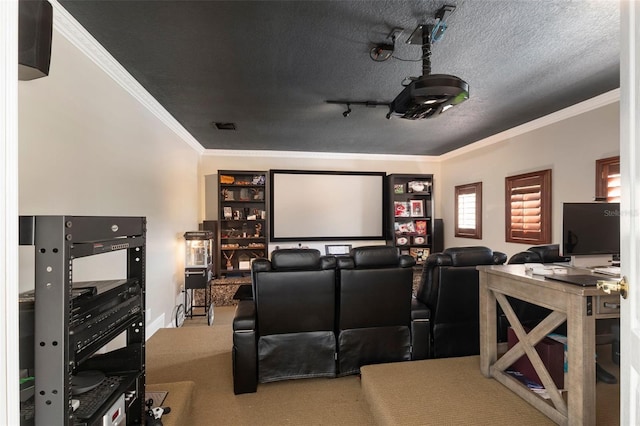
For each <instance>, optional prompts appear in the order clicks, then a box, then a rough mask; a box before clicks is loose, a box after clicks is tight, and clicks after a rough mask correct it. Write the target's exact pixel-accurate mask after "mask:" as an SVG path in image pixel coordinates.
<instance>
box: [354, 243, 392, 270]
mask: <svg viewBox="0 0 640 426" xmlns="http://www.w3.org/2000/svg"><path fill="white" fill-rule="evenodd" d="M351 257H353V260H354V263H355V266H356V267H357V268H384V267H388V266H398V264H399V258H400V256H399V255H398V249H397V248H395V247H391V246H366V247H356V248H354V249H352V250H351Z"/></svg>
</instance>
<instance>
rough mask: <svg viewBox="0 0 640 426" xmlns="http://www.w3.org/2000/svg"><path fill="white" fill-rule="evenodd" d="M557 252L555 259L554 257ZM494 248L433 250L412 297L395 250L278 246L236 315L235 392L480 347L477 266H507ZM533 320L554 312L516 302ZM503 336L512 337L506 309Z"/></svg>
mask: <svg viewBox="0 0 640 426" xmlns="http://www.w3.org/2000/svg"><path fill="white" fill-rule="evenodd" d="M557 253H558V250H557V246H555V255H554V246H544V247H535V248H532V249H530V251H528V252H526V253H523V254H521V253H519V254H517V255H514V256H513V257H512V258H511V259H510V263H524V262H552V261H559V260H560V258H559V257H558V255H557ZM554 256H555V257H554ZM506 260H507V256H506V254H504V253H501V252H497V251H496V252H494V251H492V250H491V249H489V248H487V247H456V248H448V249H446V250H444V251H443V252H442V253H434V254H432V255H430V256H429V257H428V258H427V260H426V262H425V264H424V266H423V268H422V273H421V277H420V282H419V286H418V289H417V293H416V295H415V297H412V285H413V266H414V265H415V261H414V259H413V258H412V257H410V256H403V255H399V253H398V250H397V249H396V248H394V247H387V246H369V247H358V248H354V249H353V250H352V251H351V253H350V255H349V256H339V257H333V256H321V255H320V252H319V251H317V250H309V249H288V250H275V251H274V252H273V253H272V255H271V260H267V259H256V260H255V261H254V262H253V264H252V294H253V297H252V298H251V299H249V300H241V301H240V302H239V304H238V307H237V309H236V315H235V318H234V322H233V330H234V331H233V354H232V358H233V374H234V391H235V393H236V394H238V393H247V392H255V391H256V388H257V384H258V383H265V382H271V381H276V380H285V379H294V378H303V377H335V376H341V375H347V374H357V373H358V372H359V368H360V366H362V365H367V364H375V363H382V362H395V361H407V360H415V359H425V358H444V357H456V356H467V355H476V354H478V353H479V340H480V338H479V296H478V271H477V269H476V266H478V265H500V264H504V263H505V262H506ZM511 302H512V305H514V309H515V311H516V313H517V314H518V316H519V317H520V318H521V320H523V319H524V322H525V325H531V326H533V325H535V323H537V322H539V321H540V320H541V319H542V318H543V317H544V316H545V315H546V311H544V310H541V308H538V307H535V306H534V305H529V304H527V303H525V302H522V301H519V300H515V299H513V300H512V301H511ZM499 315H500V317H499V319H498V326H499V330H498V335H499V338H500V339H501V341H506V339H507V337H506V336H507V326H508V323H507V322H506V318H504V315H502V314H501V312H500V310H499Z"/></svg>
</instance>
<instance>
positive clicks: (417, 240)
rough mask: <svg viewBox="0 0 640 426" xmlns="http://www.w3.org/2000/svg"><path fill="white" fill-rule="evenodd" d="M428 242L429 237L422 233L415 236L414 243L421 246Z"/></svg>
mask: <svg viewBox="0 0 640 426" xmlns="http://www.w3.org/2000/svg"><path fill="white" fill-rule="evenodd" d="M426 243H427V238H426V237H424V236H422V235H418V236H415V237H413V244H415V245H418V246H421V245H423V244H426Z"/></svg>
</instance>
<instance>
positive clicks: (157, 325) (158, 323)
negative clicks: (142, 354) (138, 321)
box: [145, 314, 164, 340]
mask: <svg viewBox="0 0 640 426" xmlns="http://www.w3.org/2000/svg"><path fill="white" fill-rule="evenodd" d="M163 327H164V314H162V315H160V316H159V317H158V318H156V320H155V321H154V322H152V323H151V324H148V325H147V329H146V334H147V335H146V336H145V340H149V338H150V337H151V336H153V335H154V333H155V332H156V331H158V330H160V329H161V328H163Z"/></svg>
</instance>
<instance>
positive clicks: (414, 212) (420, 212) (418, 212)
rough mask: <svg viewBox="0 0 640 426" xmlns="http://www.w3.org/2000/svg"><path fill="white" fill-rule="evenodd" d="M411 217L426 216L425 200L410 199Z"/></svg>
mask: <svg viewBox="0 0 640 426" xmlns="http://www.w3.org/2000/svg"><path fill="white" fill-rule="evenodd" d="M409 205H410V206H411V217H423V216H424V201H423V200H410V201H409Z"/></svg>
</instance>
